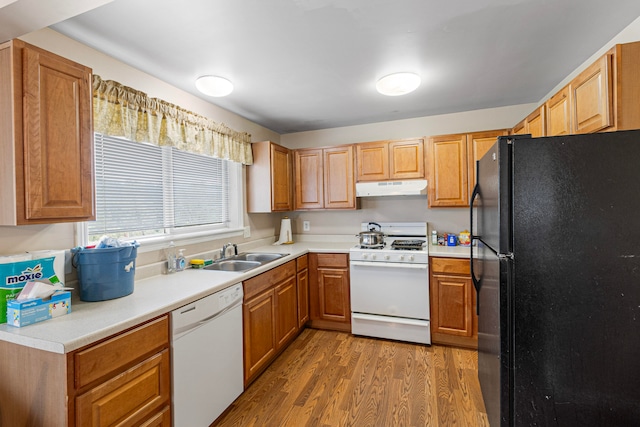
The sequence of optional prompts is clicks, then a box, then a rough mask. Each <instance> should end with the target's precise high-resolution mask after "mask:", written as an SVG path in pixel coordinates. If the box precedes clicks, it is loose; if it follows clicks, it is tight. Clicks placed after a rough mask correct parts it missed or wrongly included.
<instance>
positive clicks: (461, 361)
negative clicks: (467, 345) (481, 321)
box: [214, 329, 489, 427]
mask: <svg viewBox="0 0 640 427" xmlns="http://www.w3.org/2000/svg"><path fill="white" fill-rule="evenodd" d="M477 363H478V362H477V353H476V352H475V351H473V350H464V349H458V348H454V347H445V346H437V345H434V346H431V347H428V346H422V345H414V344H409V343H400V342H391V341H385V340H377V339H373V338H362V337H354V336H352V335H351V334H348V333H344V332H332V331H321V330H316V329H305V330H304V331H303V332H302V333H301V334H300V336H299V337H298V338H297V339H296V340H295V341H294V342H293V343H292V344H291V345H290V346H289V347H288V348H287V349H286V350H285V351H284V352H283V353H282V354H281V355H280V357H278V359H276V360H275V361H274V363H273V364H272V365H271V366H270V367H269V368H268V369H267V370H266V371H265V372H264V373H263V374H262V375H261V376H260V377H259V378H258V379H257V380H256V381H255V382H254V383H253V384H251V385H250V386H249V388H247V390H246V391H245V392H244V393H243V394H242V395H241V396H240V397H239V398H238V399H237V400H236V401H235V402H234V403H233V405H232V406H231V407H230V408H229V410H228V411H227V412H226V413H225V414H223V415H222V416H221V418H219V419H218V420H217V422H216V423H215V424H214V425H215V426H216V427H223V426H225V427H226V426H242V427H245V426H296V427H298V426H314V427H315V426H318V427H325V426H331V427H334V426H341V427H342V426H357V427H361V426H362V427H364V426H434V427H437V426H442V427H445V426H446V427H449V426H469V427H479V426H489V423H488V421H487V417H486V414H485V412H484V411H485V409H484V403H483V401H482V395H481V392H480V386H479V383H478V376H477V369H478V368H477Z"/></svg>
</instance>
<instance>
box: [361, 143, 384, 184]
mask: <svg viewBox="0 0 640 427" xmlns="http://www.w3.org/2000/svg"><path fill="white" fill-rule="evenodd" d="M356 163H357V164H358V177H357V180H358V181H384V180H387V179H389V145H388V143H387V142H384V141H381V142H367V143H364V144H356Z"/></svg>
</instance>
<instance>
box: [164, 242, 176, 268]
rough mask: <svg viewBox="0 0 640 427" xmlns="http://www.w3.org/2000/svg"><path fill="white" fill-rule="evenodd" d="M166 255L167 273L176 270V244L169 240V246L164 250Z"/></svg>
mask: <svg viewBox="0 0 640 427" xmlns="http://www.w3.org/2000/svg"><path fill="white" fill-rule="evenodd" d="M165 255H166V257H167V274H171V273H175V272H176V244H175V243H173V241H171V242H170V243H169V247H168V248H167V249H166V250H165Z"/></svg>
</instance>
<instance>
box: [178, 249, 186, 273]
mask: <svg viewBox="0 0 640 427" xmlns="http://www.w3.org/2000/svg"><path fill="white" fill-rule="evenodd" d="M186 266H187V260H186V259H185V258H184V249H180V253H179V254H178V257H177V258H176V271H184V269H185V267H186Z"/></svg>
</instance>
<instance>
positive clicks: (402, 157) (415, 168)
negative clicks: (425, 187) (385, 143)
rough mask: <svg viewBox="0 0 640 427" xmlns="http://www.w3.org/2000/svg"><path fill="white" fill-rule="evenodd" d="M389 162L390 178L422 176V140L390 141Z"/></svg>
mask: <svg viewBox="0 0 640 427" xmlns="http://www.w3.org/2000/svg"><path fill="white" fill-rule="evenodd" d="M389 163H390V169H391V170H390V173H389V175H390V178H391V179H418V178H424V141H423V140H422V139H414V140H407V141H391V142H390V143H389Z"/></svg>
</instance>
